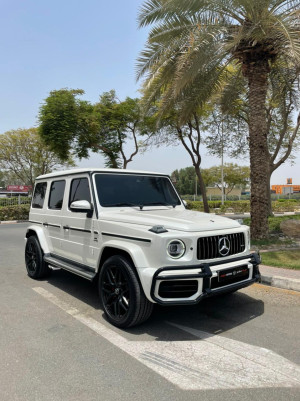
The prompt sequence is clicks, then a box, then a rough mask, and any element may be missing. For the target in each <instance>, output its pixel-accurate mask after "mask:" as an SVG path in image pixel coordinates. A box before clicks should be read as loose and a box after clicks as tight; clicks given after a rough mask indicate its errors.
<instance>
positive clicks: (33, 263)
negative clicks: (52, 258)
mask: <svg viewBox="0 0 300 401" xmlns="http://www.w3.org/2000/svg"><path fill="white" fill-rule="evenodd" d="M25 265H26V269H27V273H28V276H29V277H31V278H33V279H38V278H43V277H46V276H48V275H49V274H50V272H51V269H50V268H49V266H48V264H47V263H45V262H44V255H43V251H42V249H41V246H40V243H39V241H38V239H37V237H35V236H31V237H29V238H28V239H27V242H26V246H25Z"/></svg>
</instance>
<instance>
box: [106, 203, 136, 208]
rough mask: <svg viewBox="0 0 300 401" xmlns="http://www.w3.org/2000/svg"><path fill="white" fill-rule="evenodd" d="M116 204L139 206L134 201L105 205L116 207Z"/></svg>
mask: <svg viewBox="0 0 300 401" xmlns="http://www.w3.org/2000/svg"><path fill="white" fill-rule="evenodd" d="M118 206H131V207H133V206H136V207H137V206H139V205H137V204H136V203H130V202H120V203H112V204H111V205H107V207H118Z"/></svg>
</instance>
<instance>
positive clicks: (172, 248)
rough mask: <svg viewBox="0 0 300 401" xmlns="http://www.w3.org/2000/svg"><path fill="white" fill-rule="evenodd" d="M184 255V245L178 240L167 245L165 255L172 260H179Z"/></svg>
mask: <svg viewBox="0 0 300 401" xmlns="http://www.w3.org/2000/svg"><path fill="white" fill-rule="evenodd" d="M184 253H185V244H184V242H183V241H181V240H180V239H174V240H172V241H170V242H169V243H168V246H167V254H168V255H169V256H170V257H171V258H173V259H179V258H181V257H182V256H183V255H184Z"/></svg>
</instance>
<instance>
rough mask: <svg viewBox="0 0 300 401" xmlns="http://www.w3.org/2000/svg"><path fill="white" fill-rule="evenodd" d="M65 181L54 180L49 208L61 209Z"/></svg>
mask: <svg viewBox="0 0 300 401" xmlns="http://www.w3.org/2000/svg"><path fill="white" fill-rule="evenodd" d="M65 186H66V182H65V181H53V182H52V184H51V189H50V196H49V209H61V208H62V204H63V199H64V192H65Z"/></svg>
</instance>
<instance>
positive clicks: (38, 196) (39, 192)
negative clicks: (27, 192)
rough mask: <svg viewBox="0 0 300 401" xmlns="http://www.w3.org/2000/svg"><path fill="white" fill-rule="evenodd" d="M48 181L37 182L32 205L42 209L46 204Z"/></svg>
mask: <svg viewBox="0 0 300 401" xmlns="http://www.w3.org/2000/svg"><path fill="white" fill-rule="evenodd" d="M46 189H47V183H46V182H39V183H38V184H36V186H35V189H34V195H33V198H32V204H31V207H34V208H36V209H42V208H43V206H44V200H45V195H46Z"/></svg>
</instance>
